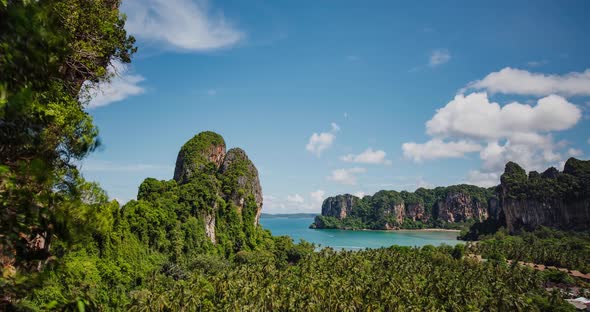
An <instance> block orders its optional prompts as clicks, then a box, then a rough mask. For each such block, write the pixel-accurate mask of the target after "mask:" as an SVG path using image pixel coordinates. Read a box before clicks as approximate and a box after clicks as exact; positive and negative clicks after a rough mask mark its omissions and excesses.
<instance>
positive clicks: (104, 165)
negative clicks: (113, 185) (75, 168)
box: [80, 160, 174, 172]
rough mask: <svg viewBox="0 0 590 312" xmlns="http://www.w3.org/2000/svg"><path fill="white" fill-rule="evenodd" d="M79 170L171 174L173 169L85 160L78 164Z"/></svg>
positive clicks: (151, 165) (168, 166)
mask: <svg viewBox="0 0 590 312" xmlns="http://www.w3.org/2000/svg"><path fill="white" fill-rule="evenodd" d="M80 168H81V169H82V170H83V171H86V172H91V171H96V172H103V171H116V172H142V171H167V172H172V171H173V170H174V167H172V166H170V165H157V164H143V163H133V164H120V163H114V162H111V161H101V160H87V161H85V162H82V163H81V164H80Z"/></svg>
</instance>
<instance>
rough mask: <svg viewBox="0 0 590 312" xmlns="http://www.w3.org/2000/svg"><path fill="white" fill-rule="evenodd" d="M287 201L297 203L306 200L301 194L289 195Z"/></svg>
mask: <svg viewBox="0 0 590 312" xmlns="http://www.w3.org/2000/svg"><path fill="white" fill-rule="evenodd" d="M287 201H288V202H291V203H295V204H303V202H305V200H304V199H303V197H301V195H299V194H295V195H287Z"/></svg>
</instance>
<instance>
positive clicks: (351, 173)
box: [328, 167, 367, 185]
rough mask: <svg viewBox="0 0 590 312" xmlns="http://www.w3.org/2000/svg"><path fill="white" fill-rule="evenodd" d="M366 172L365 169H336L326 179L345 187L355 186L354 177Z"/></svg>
mask: <svg viewBox="0 0 590 312" xmlns="http://www.w3.org/2000/svg"><path fill="white" fill-rule="evenodd" d="M366 171H367V170H366V169H365V168H360V167H354V168H348V169H336V170H333V171H332V174H331V175H330V176H329V177H328V180H330V181H334V182H338V183H341V184H346V185H356V179H357V177H356V175H357V174H359V173H364V172H366Z"/></svg>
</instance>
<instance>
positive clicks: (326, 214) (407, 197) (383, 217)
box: [312, 185, 495, 230]
mask: <svg viewBox="0 0 590 312" xmlns="http://www.w3.org/2000/svg"><path fill="white" fill-rule="evenodd" d="M493 200H495V196H494V194H493V190H491V189H486V188H480V187H476V186H470V185H456V186H450V187H438V188H435V189H431V190H429V189H425V188H420V189H418V190H416V192H413V193H411V192H406V191H403V192H396V191H379V192H377V193H375V194H374V195H372V196H365V197H363V198H362V199H361V198H358V197H356V196H353V195H350V194H345V195H338V196H334V197H329V198H327V199H326V200H324V203H323V205H322V215H321V216H318V217H317V218H316V219H315V221H314V224H313V225H312V227H315V228H345V229H347V228H351V229H358V228H367V229H385V230H391V229H398V228H420V227H439V226H444V224H445V223H456V222H466V221H481V220H484V219H486V218H487V217H488V210H489V203H492V204H493V203H494V202H493Z"/></svg>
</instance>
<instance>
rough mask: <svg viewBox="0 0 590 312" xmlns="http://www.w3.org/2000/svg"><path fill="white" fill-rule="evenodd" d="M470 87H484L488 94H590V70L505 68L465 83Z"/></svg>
mask: <svg viewBox="0 0 590 312" xmlns="http://www.w3.org/2000/svg"><path fill="white" fill-rule="evenodd" d="M468 87H469V88H474V89H485V90H487V91H489V92H491V93H504V94H520V95H534V96H545V95H550V94H560V95H563V96H576V95H580V96H588V95H590V69H586V71H584V72H581V73H578V72H571V73H568V74H564V75H547V74H542V73H531V72H529V71H526V70H521V69H516V68H510V67H506V68H504V69H502V70H500V71H499V72H493V73H490V74H489V75H487V76H486V77H484V78H483V79H482V80H477V81H474V82H472V83H470V84H469V85H468Z"/></svg>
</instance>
